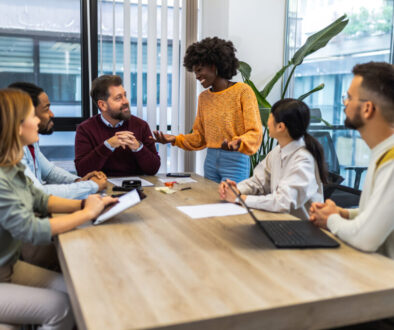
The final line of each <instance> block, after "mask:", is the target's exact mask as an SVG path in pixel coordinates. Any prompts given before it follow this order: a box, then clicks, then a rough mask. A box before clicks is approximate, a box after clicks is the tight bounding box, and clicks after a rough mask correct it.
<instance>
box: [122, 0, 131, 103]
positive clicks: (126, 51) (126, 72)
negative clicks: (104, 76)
mask: <svg viewBox="0 0 394 330" xmlns="http://www.w3.org/2000/svg"><path fill="white" fill-rule="evenodd" d="M130 58H131V56H130V0H124V2H123V86H124V89H125V91H126V93H127V96H128V97H130V95H131V88H130V87H131V86H130V85H131V84H130Z"/></svg>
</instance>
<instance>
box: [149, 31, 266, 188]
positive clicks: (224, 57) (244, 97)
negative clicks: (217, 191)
mask: <svg viewBox="0 0 394 330" xmlns="http://www.w3.org/2000/svg"><path fill="white" fill-rule="evenodd" d="M235 51H236V49H235V48H234V45H233V43H232V42H231V41H226V40H223V39H219V38H217V37H214V38H205V39H203V40H201V41H200V42H195V43H194V44H192V45H190V46H189V47H188V48H187V50H186V55H185V57H184V63H183V65H184V66H185V67H186V69H187V70H188V71H189V72H194V74H195V75H196V79H197V80H198V81H199V82H200V84H201V85H202V86H203V87H204V88H205V89H206V90H205V91H203V92H202V93H201V94H200V95H199V98H198V108H197V117H196V119H195V121H194V125H193V132H192V133H190V134H185V135H184V134H180V135H178V136H174V135H170V134H163V133H162V132H158V131H154V132H153V133H154V135H155V137H156V141H157V142H160V143H163V144H164V143H171V144H172V145H174V146H177V147H180V148H182V149H185V150H201V149H204V148H208V152H207V157H206V159H205V163H204V176H205V177H206V178H207V179H210V180H213V181H215V182H218V183H219V182H221V181H223V180H225V179H231V180H233V181H235V182H239V181H242V180H244V179H246V178H248V177H249V172H250V161H249V155H253V154H254V153H256V152H257V150H258V148H259V146H260V144H261V139H262V125H261V120H260V114H259V109H258V105H257V100H256V97H255V95H254V92H253V90H252V89H251V88H250V87H249V86H248V85H247V84H244V83H241V82H232V81H230V79H231V78H232V77H233V76H235V75H236V73H237V68H238V66H239V62H238V59H237V58H236V57H235Z"/></svg>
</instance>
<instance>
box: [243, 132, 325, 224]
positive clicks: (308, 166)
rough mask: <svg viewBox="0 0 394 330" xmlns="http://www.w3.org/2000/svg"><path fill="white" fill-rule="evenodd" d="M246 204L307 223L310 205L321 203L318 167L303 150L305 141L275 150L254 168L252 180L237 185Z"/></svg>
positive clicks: (321, 189) (294, 142)
mask: <svg viewBox="0 0 394 330" xmlns="http://www.w3.org/2000/svg"><path fill="white" fill-rule="evenodd" d="M237 187H238V189H239V190H240V192H241V194H243V195H247V197H246V200H245V202H246V204H247V205H248V206H250V207H253V208H256V209H263V210H267V211H271V212H287V213H290V214H292V215H294V216H296V217H298V218H301V219H304V220H306V219H308V218H309V215H308V211H309V208H310V206H311V204H312V203H313V202H322V201H323V185H322V182H321V180H320V175H319V170H318V167H317V163H316V161H315V159H314V158H313V156H312V154H311V153H310V152H309V151H308V150H307V149H306V148H305V142H304V138H300V139H299V140H295V141H292V142H291V143H289V144H287V145H286V146H285V147H283V148H281V147H280V146H279V145H278V146H276V147H275V148H274V149H273V150H272V151H271V152H270V153H268V155H267V157H265V159H264V160H263V161H262V162H261V163H260V164H259V165H257V166H256V168H255V169H254V172H253V176H252V177H251V178H249V179H246V180H244V181H242V182H240V183H238V185H237Z"/></svg>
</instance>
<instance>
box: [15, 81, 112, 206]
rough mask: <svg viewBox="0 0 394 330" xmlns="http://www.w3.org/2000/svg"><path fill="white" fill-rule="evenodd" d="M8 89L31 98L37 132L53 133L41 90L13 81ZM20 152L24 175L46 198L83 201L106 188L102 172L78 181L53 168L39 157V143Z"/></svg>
mask: <svg viewBox="0 0 394 330" xmlns="http://www.w3.org/2000/svg"><path fill="white" fill-rule="evenodd" d="M9 88H15V89H20V90H23V91H24V92H26V93H27V94H29V95H30V98H31V100H32V102H33V106H34V111H35V115H36V116H37V117H38V118H39V119H40V123H39V125H38V133H40V134H43V135H50V134H52V133H53V126H54V123H53V117H54V116H53V112H52V111H51V109H50V105H51V103H50V101H49V98H48V95H47V93H45V91H44V90H43V89H42V88H41V87H38V86H36V85H34V84H31V83H27V82H15V83H13V84H11V85H10V86H9ZM23 151H24V155H23V159H22V163H23V164H24V165H25V166H26V170H25V175H26V176H28V177H30V178H31V179H32V180H33V182H34V185H35V186H36V187H38V188H39V189H41V190H43V191H44V192H45V193H46V194H48V195H54V196H58V197H63V198H69V199H83V198H86V197H87V196H89V195H90V194H94V193H96V192H98V191H101V190H103V189H105V188H106V187H107V178H106V176H105V174H104V173H102V172H97V171H94V172H90V173H87V175H85V176H84V177H83V178H80V177H78V176H76V175H74V174H71V173H69V172H67V171H66V170H64V169H62V168H60V167H58V166H56V165H55V164H53V163H52V162H50V161H49V160H48V159H47V158H46V157H45V156H44V155H43V154H42V152H41V151H40V147H39V145H38V142H37V143H34V144H32V145H29V146H25V147H24V148H23Z"/></svg>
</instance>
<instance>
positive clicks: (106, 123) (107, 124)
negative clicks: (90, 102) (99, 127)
mask: <svg viewBox="0 0 394 330" xmlns="http://www.w3.org/2000/svg"><path fill="white" fill-rule="evenodd" d="M100 118H101V120H102V121H103V123H104V124H105V125H106V126H108V127H111V128H118V127H120V126H122V125H123V123H124V120H121V121H120V122H119V123H117V124H116V125H115V127H114V126H112V125H111V123H110V122H109V121H108V120H107V119H105V118H104V116H103V114H102V113H100Z"/></svg>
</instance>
